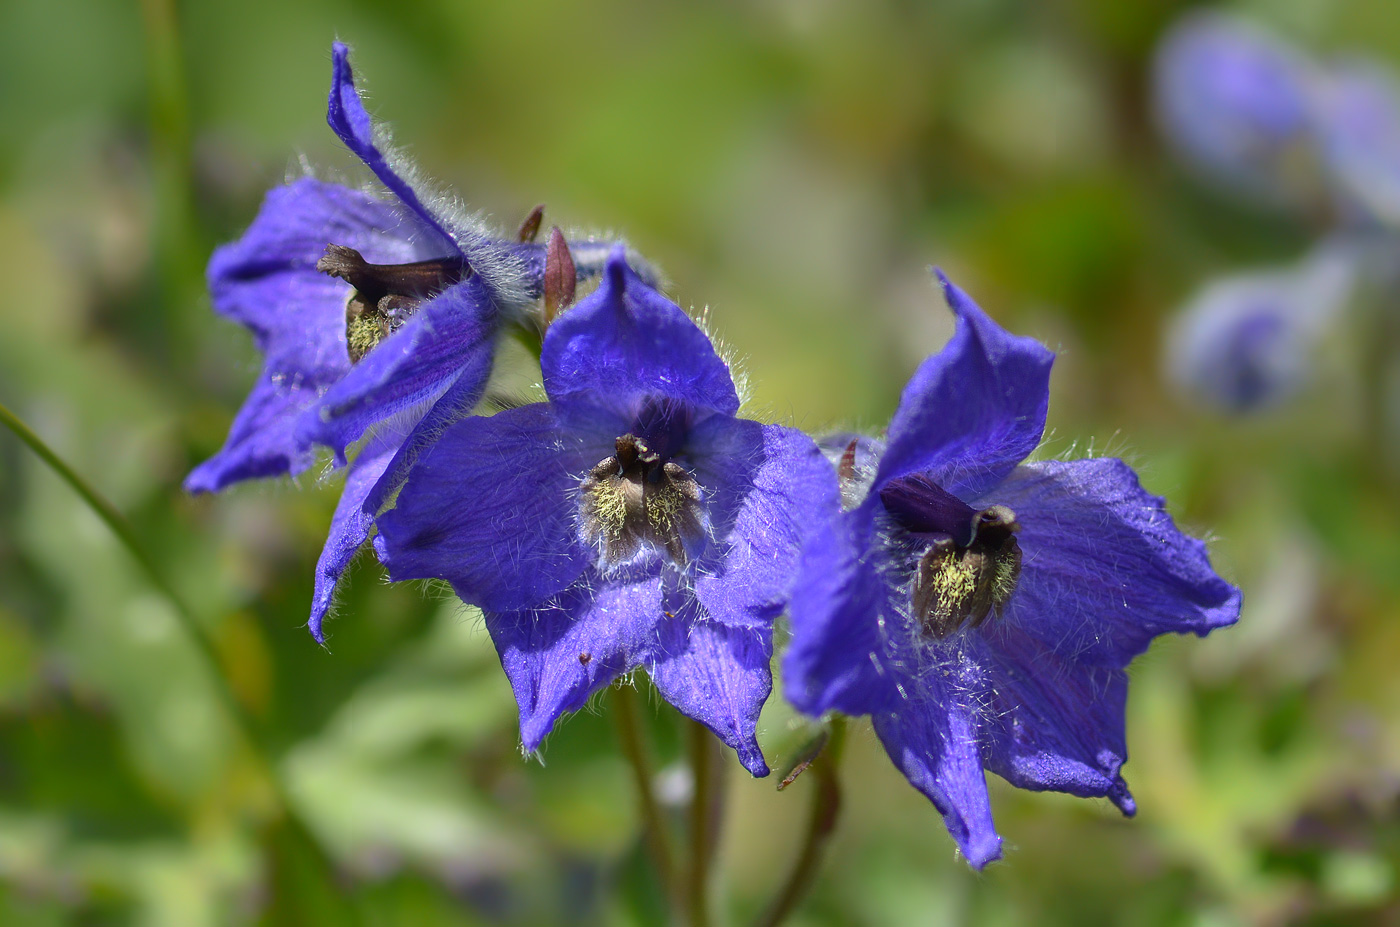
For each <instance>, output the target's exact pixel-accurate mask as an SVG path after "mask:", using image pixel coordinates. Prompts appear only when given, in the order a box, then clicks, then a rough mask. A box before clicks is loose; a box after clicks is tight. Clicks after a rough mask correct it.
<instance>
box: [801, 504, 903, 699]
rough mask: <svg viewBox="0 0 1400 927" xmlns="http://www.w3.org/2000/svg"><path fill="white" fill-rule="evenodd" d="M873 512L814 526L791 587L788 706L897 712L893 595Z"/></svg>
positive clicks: (862, 510)
mask: <svg viewBox="0 0 1400 927" xmlns="http://www.w3.org/2000/svg"><path fill="white" fill-rule="evenodd" d="M883 553H884V552H883V549H882V548H881V547H880V546H879V545H878V541H877V535H876V532H875V527H874V520H873V509H872V508H871V506H862V507H861V508H859V509H856V510H854V511H851V512H844V513H839V514H836V513H832V514H831V515H829V516H828V517H826V518H825V519H822V520H821V521H819V522H818V523H817V524H816V525H814V526H813V530H812V533H811V536H810V540H809V541H808V543H807V546H806V548H805V549H804V550H803V552H802V559H801V565H800V567H799V569H798V573H797V581H796V584H795V586H794V587H793V592H792V604H791V607H790V611H791V616H792V641H791V643H790V644H789V645H788V650H787V653H786V655H785V656H784V658H783V686H784V694H785V695H786V696H787V698H788V701H790V702H792V703H793V704H794V705H796V706H797V707H798V708H799V709H800V710H802V711H804V712H806V713H807V714H809V715H820V714H822V713H823V712H826V711H832V710H835V711H842V712H845V713H846V714H850V715H863V714H871V713H874V712H881V711H891V710H893V709H894V707H896V706H897V704H898V694H897V692H896V685H897V681H896V673H897V668H896V667H895V666H894V665H893V664H892V661H891V657H890V645H889V642H888V641H887V639H886V636H885V623H886V619H887V616H891V615H893V606H892V602H891V597H892V596H893V595H894V594H895V592H894V590H893V589H891V587H890V584H889V583H888V582H887V581H886V579H885V576H884V575H883V572H882V567H884V566H885V563H884V556H883Z"/></svg>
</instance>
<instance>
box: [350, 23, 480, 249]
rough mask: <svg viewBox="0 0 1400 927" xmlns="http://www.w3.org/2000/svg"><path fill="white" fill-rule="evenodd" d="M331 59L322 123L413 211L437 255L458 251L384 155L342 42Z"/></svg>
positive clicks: (397, 164) (443, 226)
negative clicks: (329, 84)
mask: <svg viewBox="0 0 1400 927" xmlns="http://www.w3.org/2000/svg"><path fill="white" fill-rule="evenodd" d="M331 60H332V70H331V92H330V99H329V100H328V102H327V108H326V122H327V123H329V124H330V127H331V131H332V132H334V133H335V134H336V135H337V136H339V137H340V140H341V141H342V142H344V143H345V145H346V147H347V148H349V149H350V150H351V151H352V152H354V153H355V154H356V155H357V156H358V157H359V159H360V160H361V161H363V162H365V165H366V166H367V167H368V168H369V169H370V170H371V171H373V172H374V176H376V177H378V178H379V182H380V183H382V184H384V186H385V187H387V188H388V189H389V191H390V192H392V193H393V194H394V195H395V196H397V197H398V198H399V199H400V200H401V201H402V202H403V204H404V205H405V206H407V207H408V208H409V209H411V210H412V211H413V213H414V214H415V215H416V216H417V217H418V219H419V220H420V221H421V222H422V224H423V227H424V228H423V231H424V232H425V233H429V234H431V235H433V236H434V237H436V238H437V239H438V241H437V242H435V246H436V247H438V249H439V254H441V253H443V252H444V251H445V250H446V249H451V250H454V251H460V250H461V246H460V244H459V243H458V242H457V239H456V237H455V236H454V235H453V234H452V232H451V231H449V230H448V227H447V225H446V223H444V222H443V220H442V219H441V218H439V217H438V216H437V215H436V214H435V213H434V212H433V211H432V210H430V209H429V208H428V207H427V205H425V204H424V203H423V201H422V200H421V199H420V198H419V197H418V193H417V191H416V190H415V189H414V187H415V186H416V185H415V184H414V183H413V179H412V178H411V177H405V176H404V174H405V172H406V169H407V165H405V164H402V163H400V162H398V159H397V158H394V160H395V163H393V164H391V163H390V159H391V157H393V153H392V152H386V151H385V149H384V148H383V147H382V146H381V144H380V141H379V140H378V139H376V137H375V135H376V133H375V129H374V121H373V120H371V119H370V118H369V113H367V112H365V105H364V103H363V102H362V101H361V100H360V93H359V91H358V90H356V89H355V75H354V72H353V71H351V69H350V49H349V48H347V47H346V46H345V44H344V43H343V42H336V43H335V44H334V45H333V46H331Z"/></svg>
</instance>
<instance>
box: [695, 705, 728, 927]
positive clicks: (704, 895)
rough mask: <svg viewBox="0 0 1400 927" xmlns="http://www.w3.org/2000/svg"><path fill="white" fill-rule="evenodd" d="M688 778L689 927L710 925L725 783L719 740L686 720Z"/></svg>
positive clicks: (706, 729) (703, 728) (701, 727)
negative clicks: (691, 790)
mask: <svg viewBox="0 0 1400 927" xmlns="http://www.w3.org/2000/svg"><path fill="white" fill-rule="evenodd" d="M686 732H687V737H688V740H689V749H690V768H691V776H692V779H693V780H694V783H695V794H694V795H693V796H692V798H691V801H690V870H689V880H688V881H687V883H686V903H687V908H688V910H689V914H690V917H689V925H690V927H708V925H709V923H710V863H711V862H712V861H713V860H714V854H715V850H716V848H717V847H718V845H719V824H720V814H721V811H722V807H723V793H722V789H723V785H724V780H723V776H722V775H721V770H720V767H719V763H718V760H719V752H718V749H717V748H718V746H719V741H717V740H715V737H714V735H713V734H711V733H710V729H709V728H707V727H705V725H703V724H701V723H699V722H698V721H687V722H686Z"/></svg>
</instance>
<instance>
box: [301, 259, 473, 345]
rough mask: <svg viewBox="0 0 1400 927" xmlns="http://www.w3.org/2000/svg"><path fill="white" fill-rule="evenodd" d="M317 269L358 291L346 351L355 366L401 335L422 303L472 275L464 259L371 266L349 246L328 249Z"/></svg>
mask: <svg viewBox="0 0 1400 927" xmlns="http://www.w3.org/2000/svg"><path fill="white" fill-rule="evenodd" d="M316 269H317V270H319V271H320V272H321V273H323V274H328V275H330V276H332V277H339V278H340V279H341V280H344V281H345V282H346V283H348V284H350V285H351V286H353V287H354V288H355V292H354V293H352V294H350V299H349V301H348V302H347V303H346V304H345V346H346V351H347V352H348V353H349V355H350V363H352V364H358V363H359V362H360V361H361V360H362V359H363V358H364V356H365V355H366V354H368V353H369V352H370V351H372V350H373V349H374V348H375V346H377V345H378V344H379V342H381V341H383V340H384V339H385V338H387V337H389V336H390V335H392V334H393V333H394V332H396V331H398V330H399V328H400V327H402V326H403V324H404V323H405V322H407V321H408V320H409V318H410V317H411V316H412V315H413V313H414V312H415V311H417V309H418V306H419V305H420V304H421V303H423V302H424V301H425V300H427V299H430V298H431V297H433V296H434V295H436V294H437V293H440V292H441V291H443V290H445V289H447V288H448V287H449V286H452V284H454V283H458V282H460V281H462V280H465V279H466V278H467V277H469V276H471V272H472V271H471V268H470V267H469V266H468V265H467V262H466V261H464V260H463V259H462V258H460V257H447V258H437V259H435V260H431V261H415V262H414V263H412V264H371V263H369V262H368V261H366V260H365V259H364V257H363V256H362V255H361V254H360V252H358V251H356V250H355V249H354V248H347V247H345V246H344V245H326V253H325V254H324V255H323V256H322V257H321V259H320V260H319V261H317V262H316Z"/></svg>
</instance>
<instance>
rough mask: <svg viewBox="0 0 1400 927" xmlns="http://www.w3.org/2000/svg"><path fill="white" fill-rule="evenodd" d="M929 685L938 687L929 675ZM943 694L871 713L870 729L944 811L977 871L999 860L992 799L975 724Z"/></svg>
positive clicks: (902, 769) (950, 830)
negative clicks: (979, 750)
mask: <svg viewBox="0 0 1400 927" xmlns="http://www.w3.org/2000/svg"><path fill="white" fill-rule="evenodd" d="M930 684H931V685H935V686H938V685H939V684H938V681H937V680H936V679H933V680H931V681H930ZM955 705H956V702H955V700H954V699H953V698H952V697H951V693H948V692H935V693H930V695H929V697H928V698H926V699H923V700H920V701H919V702H918V703H917V704H911V705H909V706H907V707H905V708H903V709H902V710H900V711H898V712H892V713H882V714H877V715H875V716H874V718H873V720H874V722H875V733H876V734H878V735H879V737H880V742H881V743H883V744H884V745H885V750H886V751H887V752H888V753H889V755H890V759H891V760H893V761H894V765H895V766H896V767H897V768H898V769H899V771H900V772H902V773H904V776H905V778H907V779H908V780H909V782H910V783H911V784H912V785H913V786H914V788H916V789H918V790H919V791H920V792H923V793H924V795H926V796H927V797H928V799H929V801H931V802H933V806H934V807H935V808H937V809H938V813H939V814H941V815H943V823H944V824H945V825H947V827H948V833H949V834H951V835H952V837H953V840H954V842H956V843H957V845H958V849H959V850H961V851H962V854H963V856H965V857H967V861H968V864H969V865H971V866H972V867H973V868H974V869H981V868H982V867H984V866H986V865H987V864H988V863H990V862H991V861H992V860H995V859H1000V858H1001V837H999V836H998V835H997V832H996V827H995V826H994V825H993V824H992V805H991V799H990V798H989V797H988V795H987V780H986V777H985V776H984V775H983V773H982V761H981V757H980V756H979V754H978V748H977V729H976V723H975V722H974V721H973V720H972V719H971V718H970V717H968V716H967V715H966V714H965V713H964V712H963V711H962V709H960V708H957V707H955Z"/></svg>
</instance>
